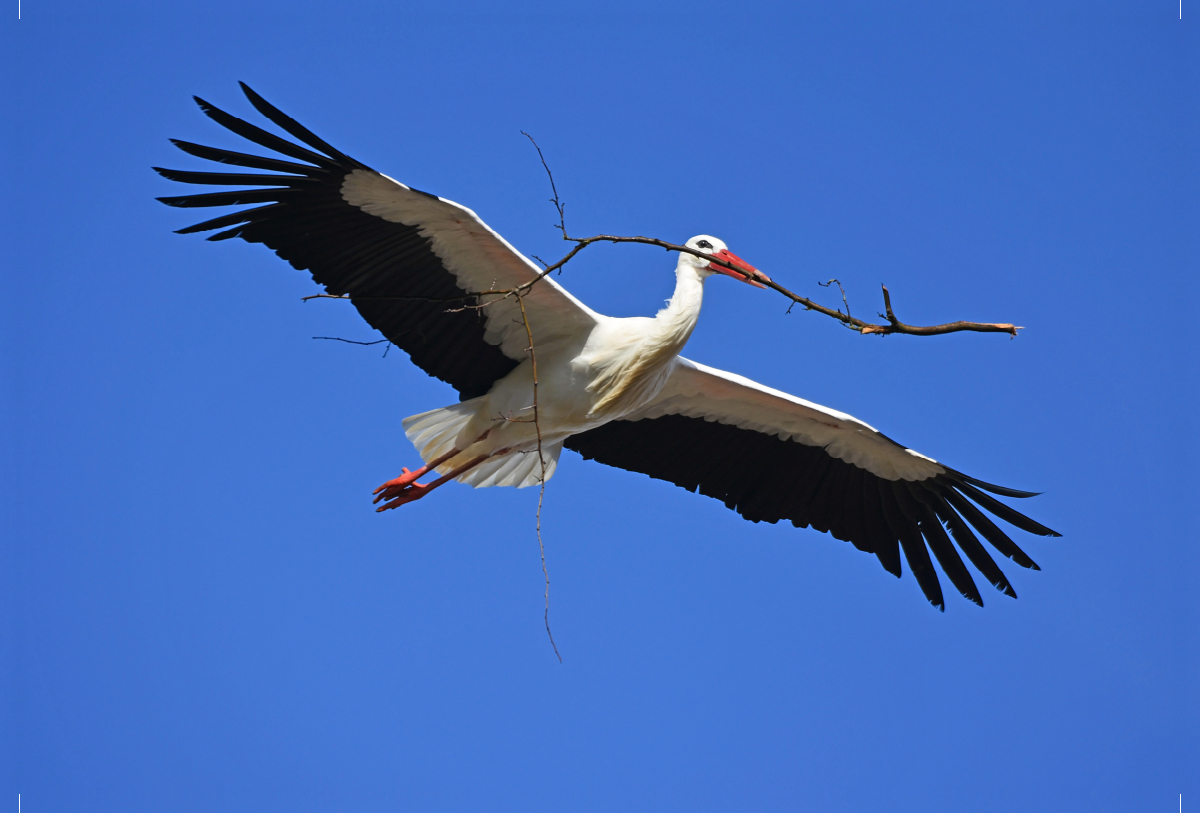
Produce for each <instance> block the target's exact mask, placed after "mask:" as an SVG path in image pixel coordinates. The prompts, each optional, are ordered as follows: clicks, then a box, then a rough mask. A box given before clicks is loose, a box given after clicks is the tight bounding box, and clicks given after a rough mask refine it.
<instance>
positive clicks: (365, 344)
mask: <svg viewBox="0 0 1200 813" xmlns="http://www.w3.org/2000/svg"><path fill="white" fill-rule="evenodd" d="M313 338H314V339H325V340H326V341H330V342H345V343H346V344H361V345H362V346H363V347H370V346H371V345H373V344H383V343H384V342H387V347H385V348H383V358H387V354H388V351H389V350H391V349H392V340H391V339H377V340H376V341H373V342H356V341H354V340H353V339H339V338H338V337H337V336H313Z"/></svg>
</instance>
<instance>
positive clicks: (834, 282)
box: [788, 279, 854, 330]
mask: <svg viewBox="0 0 1200 813" xmlns="http://www.w3.org/2000/svg"><path fill="white" fill-rule="evenodd" d="M817 285H819V286H821V287H822V288H828V287H829V286H830V285H837V287H838V290H839V291H841V292H842V304H843V305H845V306H846V315H847V316H849V315H850V303H849V302H847V301H846V289H845V288H843V287H842V282H841V280H839V279H831V280H829V282H821V281H820V280H818V281H817ZM795 304H796V303H795V302H793V303H792V305H795ZM791 307H792V306H791V305H789V306H788V310H789V311H790V310H791ZM846 327H847V328H849V329H850V330H854V327H853V326H851V325H846Z"/></svg>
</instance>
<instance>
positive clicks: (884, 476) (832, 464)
mask: <svg viewBox="0 0 1200 813" xmlns="http://www.w3.org/2000/svg"><path fill="white" fill-rule="evenodd" d="M566 447H567V448H568V449H572V450H574V451H576V452H579V453H580V454H581V455H583V457H584V458H586V459H595V460H597V461H599V462H601V463H605V464H607V465H610V466H616V467H618V468H622V469H627V470H629V471H637V472H641V473H643V474H648V475H650V476H651V477H655V478H658V479H660V480H668V481H670V482H672V483H675V484H676V485H678V486H682V487H683V488H686V489H688V490H689V491H697V490H698V491H699V492H700V493H701V494H704V495H705V496H708V497H715V498H717V499H719V500H723V501H724V503H725V505H726V506H728V507H729V508H732V509H734V510H736V511H737V512H738V513H739V514H741V515H742V516H743V517H745V518H746V519H748V520H751V521H753V522H761V521H765V522H772V523H774V522H778V521H780V520H789V521H791V523H792V524H793V525H795V526H796V527H798V528H804V527H812V528H814V529H815V530H818V531H828V532H829V533H831V534H832V535H833V536H834V537H835V538H836V539H841V540H844V541H847V542H850V543H851V544H853V545H854V546H855V547H856V548H858V549H859V550H862V551H866V552H868V553H873V554H875V555H876V556H877V557H878V558H879V562H880V564H882V565H883V567H884V568H885V569H886V570H887V571H888V572H889V573H892V574H893V575H895V576H897V577H899V576H900V574H901V565H900V550H901V549H902V550H903V551H904V557H905V558H906V559H907V560H908V566H909V568H910V569H911V570H912V572H913V575H914V576H915V577H916V579H917V583H918V584H919V585H920V586H921V590H922V591H923V592H924V593H925V597H926V598H928V599H929V601H930V603H931V604H933V605H934V606H936V607H938V608H939V609H944V608H945V603H944V600H943V598H942V589H941V585H940V583H939V582H938V577H937V573H936V572H935V571H934V569H933V563H932V561H931V559H930V557H929V551H933V555H934V556H935V557H937V560H938V563H939V564H940V565H941V567H942V570H943V572H945V574H946V576H947V577H949V579H950V581H951V582H952V583H953V584H954V586H955V587H956V588H957V589H958V591H959V592H960V593H962V594H963V596H965V597H966V598H968V599H970V600H971V601H973V602H974V603H976V604H978V605H980V606H982V605H983V597H982V596H980V594H979V590H978V589H977V588H976V586H975V582H974V580H973V579H972V578H971V574H970V573H969V572H968V571H967V568H966V565H964V564H963V561H962V559H961V558H960V556H959V551H960V550H961V552H962V553H964V554H966V556H967V558H968V559H969V560H970V561H971V563H972V564H973V565H975V567H976V568H977V569H978V570H979V572H980V573H982V574H983V576H984V578H986V579H987V580H988V581H989V582H991V583H992V585H994V586H995V587H996V589H998V590H1000V591H1001V592H1003V593H1005V594H1006V595H1009V596H1012V597H1013V598H1016V592H1015V591H1014V590H1013V588H1012V585H1010V584H1009V582H1008V579H1007V578H1006V577H1005V575H1004V573H1003V572H1002V571H1001V570H1000V568H999V567H998V566H997V565H996V562H995V561H994V560H993V559H992V557H991V555H990V554H989V553H988V551H987V550H986V549H985V548H984V547H983V545H982V544H981V543H980V541H979V539H978V537H976V535H975V533H974V531H972V526H973V527H974V529H975V531H978V532H979V533H980V534H981V535H982V536H983V538H984V539H986V540H987V541H988V542H989V543H991V545H992V547H994V548H995V549H996V550H998V551H999V552H1000V553H1001V554H1003V555H1004V556H1006V557H1008V558H1010V559H1012V560H1013V561H1015V562H1016V563H1017V564H1019V565H1021V566H1022V567H1027V568H1032V569H1034V570H1038V569H1039V568H1038V566H1037V564H1036V563H1034V561H1033V560H1032V559H1030V558H1029V556H1027V555H1026V554H1025V552H1024V551H1022V550H1021V549H1020V548H1019V547H1018V546H1017V545H1016V543H1014V542H1013V541H1012V539H1010V538H1009V537H1008V535H1007V534H1005V533H1004V531H1002V530H1000V528H999V527H997V526H996V524H995V523H994V522H992V521H991V519H989V518H988V516H987V515H986V514H985V513H984V512H983V511H981V510H980V508H983V509H986V510H987V511H989V512H990V513H992V514H994V515H995V516H997V517H999V518H1000V519H1003V520H1005V521H1006V522H1008V523H1010V524H1012V525H1015V526H1016V527H1018V528H1020V529H1022V530H1025V531H1028V532H1030V533H1033V534H1038V535H1041V536H1059V534H1058V533H1056V532H1054V531H1052V530H1050V529H1049V528H1046V527H1045V526H1043V525H1040V524H1039V523H1037V522H1034V521H1033V520H1031V519H1029V518H1028V517H1026V516H1025V515H1024V514H1021V513H1020V512H1018V511H1015V510H1013V509H1012V508H1011V507H1009V506H1007V505H1005V504H1004V503H1002V502H1000V501H999V500H997V499H995V498H994V497H992V496H991V495H990V494H988V493H987V492H991V493H992V494H1000V495H1003V496H1006V497H1032V496H1036V495H1034V494H1032V493H1030V492H1027V491H1017V490H1015V489H1010V488H1003V487H1001V486H995V485H991V484H989V483H984V482H982V481H980V480H976V479H974V478H972V477H967V476H966V475H964V474H961V473H960V472H957V471H955V470H954V469H951V468H949V467H948V466H945V465H943V464H941V463H938V462H937V461H935V460H932V459H930V458H928V457H925V456H924V455H921V454H918V453H917V452H914V451H912V450H911V449H906V448H904V447H903V446H901V445H900V444H898V443H896V442H895V441H892V440H891V439H889V438H887V437H886V436H884V435H883V434H881V433H880V432H879V431H877V430H875V429H874V428H872V427H870V426H868V425H867V424H865V423H863V422H862V421H859V420H857V419H855V418H853V417H851V416H849V415H846V414H843V413H841V412H837V411H835V410H832V409H827V408H826V407H822V406H818V405H817V404H812V403H809V402H808V401H804V400H802V399H800V398H796V397H794V396H792V395H788V394H787V393H784V392H779V391H778V390H772V389H770V388H768V387H764V386H762V385H760V384H756V383H755V382H753V381H750V380H749V379H747V378H743V377H741V376H738V375H734V374H732V373H726V372H723V371H721V370H715V369H713V368H711V367H706V366H704V365H702V364H696V363H695V362H691V361H688V360H687V359H684V358H680V359H677V360H676V362H675V369H674V370H673V371H672V373H671V377H670V379H669V380H668V382H667V385H666V386H665V387H664V388H663V390H662V392H660V393H659V395H658V396H657V397H656V398H655V400H654V401H653V402H651V403H650V404H649V405H647V406H646V407H643V408H642V409H641V410H639V411H638V412H636V413H634V414H632V415H630V416H628V417H627V418H626V419H624V420H619V421H613V422H612V423H609V424H606V425H605V426H601V427H599V428H597V429H592V430H590V431H588V432H585V433H583V434H579V435H575V436H573V437H571V438H568V439H567V442H566ZM943 526H944V527H943ZM946 529H949V531H950V533H949V535H947V533H946ZM952 539H953V541H952ZM954 543H957V544H958V549H956V548H955V544H954ZM926 545H928V548H926Z"/></svg>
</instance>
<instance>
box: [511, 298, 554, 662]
mask: <svg viewBox="0 0 1200 813" xmlns="http://www.w3.org/2000/svg"><path fill="white" fill-rule="evenodd" d="M517 304H518V305H520V306H521V320H522V321H523V322H524V323H525V336H526V338H527V339H529V363H530V366H531V367H532V369H533V429H534V431H535V432H537V456H538V465H539V466H541V476H540V477H539V478H538V507H537V522H536V528H537V541H538V550H539V551H540V552H541V554H542V576H543V577H544V578H545V579H546V595H545V598H546V609H545V612H544V613H543V614H542V620H543V621H545V623H546V635H547V636H548V637H549V638H550V646H551V647H553V648H554V654H555V656H557V657H558V662H559V663H562V655H560V654H559V652H558V645H557V644H555V643H554V633H552V632H551V631H550V571H549V570H547V569H546V546H545V545H544V544H542V501H543V499H545V497H546V457H545V455H543V454H542V425H541V423H540V422H539V419H538V375H537V352H536V351H535V350H534V349H533V330H532V329H531V328H530V327H529V316H528V314H526V313H525V295H524V294H523V293H520V294H517Z"/></svg>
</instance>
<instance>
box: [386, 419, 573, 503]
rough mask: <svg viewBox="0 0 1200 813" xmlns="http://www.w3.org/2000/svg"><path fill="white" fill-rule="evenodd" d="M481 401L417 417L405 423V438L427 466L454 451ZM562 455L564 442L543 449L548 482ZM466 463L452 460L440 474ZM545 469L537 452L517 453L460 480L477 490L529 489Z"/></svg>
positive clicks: (499, 458) (473, 470)
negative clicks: (511, 487) (487, 488)
mask: <svg viewBox="0 0 1200 813" xmlns="http://www.w3.org/2000/svg"><path fill="white" fill-rule="evenodd" d="M478 401H479V399H478V398H474V399H471V400H470V401H463V402H462V403H459V404H453V405H452V406H448V407H442V408H441V409H433V410H430V411H429V412H422V413H421V414H420V415H413V416H412V417H410V418H405V419H404V420H403V421H402V422H401V426H402V427H404V435H405V437H407V438H408V439H409V441H411V442H412V445H413V446H415V447H417V454H419V455H421V460H422V461H424V462H425V463H428V462H430V461H431V460H436V459H437V458H439V457H441V456H442V455H444V454H446V453H447V452H449V451H450V450H451V449H453V448H454V444H455V443H457V442H458V436H459V435H460V434H461V433H462V430H463V428H464V427H465V426H466V425H467V423H468V422H469V421H470V420H471V418H473V417H474V416H475V413H476V412H477V411H478V409H479V404H478ZM561 452H562V443H561V442H559V443H547V444H545V445H543V447H542V456H543V457H544V458H545V459H546V479H547V480H549V479H550V475H552V474H554V469H555V468H557V466H558V456H559V454H560V453H561ZM462 462H463V459H462V458H459V459H457V460H451V461H448V462H446V463H444V464H442V465H441V466H439V467H438V469H437V471H438V472H439V473H441V474H446V473H447V472H449V471H450V470H451V467H452V464H455V463H458V464H461V463H462ZM541 478H542V467H541V466H540V465H539V464H538V457H537V450H536V449H535V450H533V451H530V452H527V453H525V454H522V453H521V452H513V453H511V454H506V455H501V456H499V457H494V458H492V459H490V460H486V461H484V462H483V463H480V464H479V465H478V466H476V467H475V468H473V469H471V470H470V471H468V472H466V473H465V474H463V475H462V476H461V477H459V478H458V482H460V483H465V484H467V485H469V486H473V487H475V488H485V487H488V486H516V487H517V488H526V487H527V486H533V485H537V484H538V483H539V482H541Z"/></svg>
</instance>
